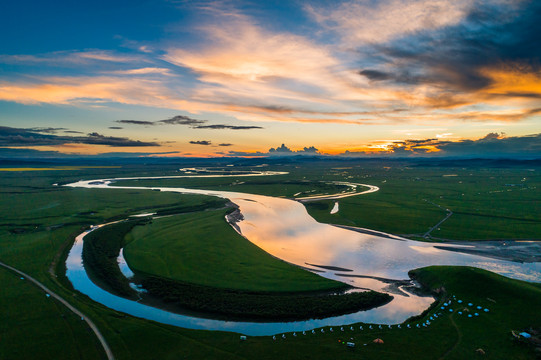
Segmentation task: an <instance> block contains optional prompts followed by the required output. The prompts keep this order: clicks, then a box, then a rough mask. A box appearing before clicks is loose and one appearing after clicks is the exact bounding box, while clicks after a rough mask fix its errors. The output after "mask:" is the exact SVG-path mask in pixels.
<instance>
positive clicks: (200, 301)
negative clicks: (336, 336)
mask: <svg viewBox="0 0 541 360" xmlns="http://www.w3.org/2000/svg"><path fill="white" fill-rule="evenodd" d="M141 283H142V285H143V287H144V288H145V289H146V290H147V291H148V293H149V294H150V295H152V296H154V297H157V298H159V299H161V300H163V301H164V302H166V303H170V304H173V305H176V306H178V307H179V308H180V309H188V310H194V311H199V312H205V313H212V314H219V315H225V316H231V317H235V318H242V319H260V320H280V321H286V320H306V319H313V318H324V317H329V316H336V315H343V314H348V313H353V312H356V311H360V310H368V309H371V308H375V307H378V306H382V305H384V304H386V303H388V302H390V301H391V300H392V298H393V297H392V296H391V295H389V294H383V293H378V292H375V291H367V292H357V293H350V294H343V295H335V294H328V293H327V294H322V293H321V292H320V293H312V294H306V293H303V294H298V293H297V294H287V293H282V294H276V293H271V292H248V291H240V290H228V289H219V288H213V287H207V286H200V285H195V284H188V283H183V282H179V281H172V280H168V279H163V278H157V277H147V278H144V279H143V280H142V281H141Z"/></svg>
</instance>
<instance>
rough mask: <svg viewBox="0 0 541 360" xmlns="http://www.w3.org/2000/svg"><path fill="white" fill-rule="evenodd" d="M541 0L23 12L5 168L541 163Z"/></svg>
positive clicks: (8, 25) (115, 5)
mask: <svg viewBox="0 0 541 360" xmlns="http://www.w3.org/2000/svg"><path fill="white" fill-rule="evenodd" d="M539 34H541V2H539V1H526V0H490V1H489V0H467V1H466V0H449V1H447V0H431V1H427V0H410V1H404V0H352V1H332V2H329V1H300V0H289V1H277V0H274V1H241V0H238V1H236V0H231V1H182V0H167V1H162V0H153V1H144V0H130V1H127V0H126V1H124V0H118V1H112V2H111V1H102V0H93V1H86V0H82V1H61V0H57V1H51V2H48V1H29V0H19V1H5V2H2V4H1V5H0V44H2V46H1V47H0V155H2V154H8V155H9V156H17V154H22V155H24V156H26V155H28V154H33V155H39V154H43V155H45V154H48V155H51V154H52V155H54V154H58V155H61V154H118V153H126V154H133V155H134V156H201V157H210V156H277V155H303V154H306V155H314V154H322V155H329V156H331V155H334V156H352V157H355V156H381V155H385V156H404V157H409V156H475V157H478V156H520V157H541V36H539Z"/></svg>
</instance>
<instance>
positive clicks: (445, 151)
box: [341, 133, 541, 158]
mask: <svg viewBox="0 0 541 360" xmlns="http://www.w3.org/2000/svg"><path fill="white" fill-rule="evenodd" d="M374 154H376V155H380V156H394V157H412V156H436V157H481V158H496V157H511V158H538V157H540V156H541V134H532V135H525V136H510V137H507V136H506V135H505V134H504V133H488V134H487V135H485V136H484V137H482V138H480V139H477V140H471V139H463V140H457V141H450V140H443V139H441V138H429V139H410V140H401V141H392V142H389V143H387V144H386V146H384V147H382V148H378V149H376V148H370V147H367V149H366V150H364V151H345V152H344V153H343V154H341V155H343V156H354V157H355V156H361V157H364V156H372V155H374Z"/></svg>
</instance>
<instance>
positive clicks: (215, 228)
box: [124, 209, 342, 292]
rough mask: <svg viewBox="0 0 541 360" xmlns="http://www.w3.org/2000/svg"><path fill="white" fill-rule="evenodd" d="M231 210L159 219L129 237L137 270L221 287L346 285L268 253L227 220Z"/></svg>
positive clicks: (284, 288)
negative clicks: (240, 233) (243, 235)
mask: <svg viewBox="0 0 541 360" xmlns="http://www.w3.org/2000/svg"><path fill="white" fill-rule="evenodd" d="M227 211H228V210H225V209H223V210H214V211H204V212H198V213H192V214H183V215H176V216H171V217H165V218H161V219H155V220H153V221H152V223H151V224H147V225H144V226H136V227H135V228H134V229H133V230H132V231H131V232H130V233H129V234H128V235H127V237H126V242H127V243H128V245H127V246H126V247H125V249H124V257H125V258H126V260H127V261H128V263H129V264H130V268H131V269H132V270H134V271H136V272H140V273H145V274H149V275H153V276H159V277H165V278H168V279H171V280H177V281H180V282H185V283H195V284H200V285H204V286H209V287H216V288H222V289H234V290H246V291H266V292H306V291H322V290H323V291H324V290H329V289H336V288H340V287H342V283H338V282H336V281H333V280H328V279H325V278H322V277H320V276H317V275H315V274H313V273H311V272H308V271H305V270H302V269H300V268H298V267H295V266H292V265H290V264H287V263H285V262H283V261H281V260H278V259H275V258H273V257H271V256H269V255H268V254H267V253H266V252H264V251H263V250H261V249H260V248H258V247H257V246H255V245H254V244H252V243H251V242H249V241H248V240H246V239H245V238H243V237H242V236H240V235H239V234H237V232H236V231H235V230H234V229H233V228H232V227H231V226H230V225H229V224H227V222H226V220H225V214H226V212H227Z"/></svg>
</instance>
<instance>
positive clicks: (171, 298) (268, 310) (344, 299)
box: [83, 219, 392, 321]
mask: <svg viewBox="0 0 541 360" xmlns="http://www.w3.org/2000/svg"><path fill="white" fill-rule="evenodd" d="M147 221H148V220H144V219H136V220H134V219H127V220H125V221H120V222H117V223H114V224H110V225H108V226H101V227H100V228H99V229H96V230H94V231H91V232H90V233H88V234H87V235H86V236H85V237H84V241H83V261H84V265H85V269H86V271H87V273H88V275H89V277H90V278H91V279H92V280H93V281H94V283H96V284H97V285H98V286H100V287H102V288H103V289H105V290H107V291H110V292H112V293H115V294H116V295H119V296H121V297H124V298H127V299H132V300H137V301H139V302H141V303H144V304H148V305H151V306H154V307H158V308H162V309H166V310H169V311H173V312H177V313H180V314H183V313H184V314H185V313H187V312H188V313H190V314H192V312H195V313H197V314H201V315H202V316H204V317H215V315H218V316H219V317H221V318H225V319H234V320H257V321H295V320H307V319H313V318H325V317H331V316H338V315H344V314H348V313H353V312H357V311H363V310H368V309H372V308H376V307H378V306H382V305H385V304H386V303H388V302H389V301H391V300H392V296H390V295H389V294H384V293H378V292H374V291H365V292H349V290H351V289H353V288H352V287H351V286H350V285H347V284H344V283H342V282H336V284H337V286H336V287H334V288H329V289H325V290H314V291H298V292H270V291H246V290H238V289H226V288H217V287H210V286H204V285H200V284H195V283H189V282H185V281H179V280H172V279H168V278H164V277H159V276H155V275H151V274H145V273H141V272H136V274H135V278H134V279H130V280H129V279H127V278H126V276H124V275H123V272H121V270H120V269H119V265H118V264H119V262H117V258H118V257H119V254H120V251H121V249H122V246H123V245H124V244H123V239H124V237H125V235H126V234H127V233H129V232H130V231H131V230H132V229H133V227H134V226H137V225H143V224H145V223H146V222H147ZM107 229H109V231H107ZM291 266H295V265H291ZM130 281H131V282H132V284H131V285H132V286H130ZM135 284H137V285H136V286H137V289H138V290H143V291H140V292H139V294H137V292H136V291H135V290H134V289H133V285H135ZM139 285H141V286H139ZM138 298H139V299H138Z"/></svg>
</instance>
